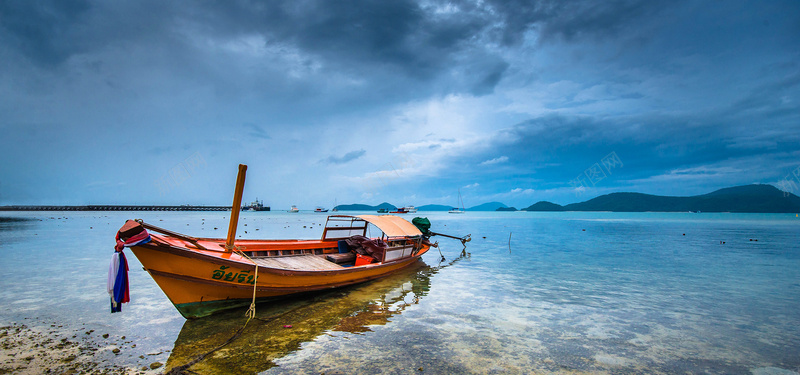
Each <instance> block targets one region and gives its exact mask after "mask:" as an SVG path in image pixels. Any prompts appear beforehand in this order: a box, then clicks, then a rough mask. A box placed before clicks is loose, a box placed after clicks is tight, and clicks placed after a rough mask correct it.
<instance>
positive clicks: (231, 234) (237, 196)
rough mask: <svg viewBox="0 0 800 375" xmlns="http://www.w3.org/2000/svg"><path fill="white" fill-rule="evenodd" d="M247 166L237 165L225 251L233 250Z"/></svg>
mask: <svg viewBox="0 0 800 375" xmlns="http://www.w3.org/2000/svg"><path fill="white" fill-rule="evenodd" d="M246 174H247V166H246V165H244V164H239V175H238V176H237V177H236V191H235V192H234V193H233V206H232V207H231V223H230V225H228V240H227V241H225V251H228V252H230V251H232V250H233V241H234V240H235V239H236V226H237V225H238V224H239V210H241V208H242V193H243V192H244V177H245V175H246Z"/></svg>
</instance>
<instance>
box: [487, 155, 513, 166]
mask: <svg viewBox="0 0 800 375" xmlns="http://www.w3.org/2000/svg"><path fill="white" fill-rule="evenodd" d="M507 161H508V156H501V157H499V158H494V159H491V160H486V161H484V162H482V163H481V164H480V165H494V164H500V163H505V162H507Z"/></svg>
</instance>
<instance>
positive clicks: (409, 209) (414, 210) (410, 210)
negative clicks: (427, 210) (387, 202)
mask: <svg viewBox="0 0 800 375" xmlns="http://www.w3.org/2000/svg"><path fill="white" fill-rule="evenodd" d="M402 209H403V210H404V211H406V212H408V213H410V214H414V213H417V208H416V207H414V206H405V207H403V208H402Z"/></svg>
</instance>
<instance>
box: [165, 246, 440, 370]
mask: <svg viewBox="0 0 800 375" xmlns="http://www.w3.org/2000/svg"><path fill="white" fill-rule="evenodd" d="M451 264H452V262H451ZM440 269H441V268H440V267H430V266H428V265H427V264H425V263H424V262H423V261H422V260H420V261H418V262H416V263H415V264H413V265H411V266H409V267H407V268H406V269H404V270H401V271H398V272H397V273H396V274H393V275H391V276H387V277H385V278H383V279H379V280H376V281H371V282H367V283H364V284H359V285H355V286H351V287H346V288H342V289H336V290H331V291H327V292H322V293H316V294H311V295H305V296H300V297H294V298H290V299H285V300H282V301H279V302H272V303H269V304H261V305H258V306H257V309H256V311H257V313H256V318H254V319H252V320H251V321H250V322H249V323H248V324H247V327H246V328H245V329H244V330H243V331H242V333H241V336H238V337H237V338H236V339H235V340H234V341H232V342H231V343H229V344H227V345H225V346H224V347H222V348H220V349H218V350H216V351H214V352H213V353H210V354H208V355H207V356H206V357H205V358H204V359H202V360H200V361H198V362H197V363H195V364H193V365H191V366H190V367H188V369H187V370H189V371H193V372H196V373H200V374H206V373H209V374H210V373H214V374H221V373H256V372H260V371H264V370H267V369H269V368H271V367H274V366H275V364H274V362H273V360H275V359H278V358H281V357H283V356H285V355H287V354H289V353H291V352H294V351H296V350H298V349H299V348H300V345H301V344H302V343H304V342H308V341H312V340H314V338H316V337H318V336H320V335H322V334H324V333H326V332H328V331H339V332H351V333H362V332H368V331H370V326H374V325H385V324H387V323H389V322H390V321H391V318H392V317H393V316H395V315H398V314H400V313H402V312H403V311H404V310H405V309H406V308H407V307H408V306H410V305H413V304H416V303H418V302H419V299H420V298H422V297H423V296H425V295H426V294H427V293H428V290H429V288H430V277H431V276H432V275H433V274H435V273H436V272H438V271H439V270H440ZM244 312H245V309H235V310H231V311H228V312H223V313H221V314H217V315H214V316H210V317H206V318H202V319H189V320H186V322H185V323H184V325H183V328H182V329H181V332H180V334H179V335H178V339H177V340H176V341H175V347H174V348H173V350H172V353H171V354H170V357H169V360H168V361H167V369H173V368H176V367H180V366H184V365H186V364H188V363H191V362H192V361H194V360H196V359H197V358H198V357H199V356H202V355H203V354H206V353H208V352H210V351H212V350H214V349H215V348H218V347H219V346H221V345H223V344H224V343H225V342H226V341H228V340H230V339H231V337H233V336H234V334H235V333H236V332H237V331H238V330H239V329H240V328H241V327H242V325H243V324H244V322H245V321H246V318H245V317H244ZM289 326H291V327H289Z"/></svg>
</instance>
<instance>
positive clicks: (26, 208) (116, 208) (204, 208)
mask: <svg viewBox="0 0 800 375" xmlns="http://www.w3.org/2000/svg"><path fill="white" fill-rule="evenodd" d="M230 210H231V206H188V205H184V206H141V205H135V206H134V205H128V206H125V205H113V204H112V205H108V204H103V205H86V206H0V211H230Z"/></svg>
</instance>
